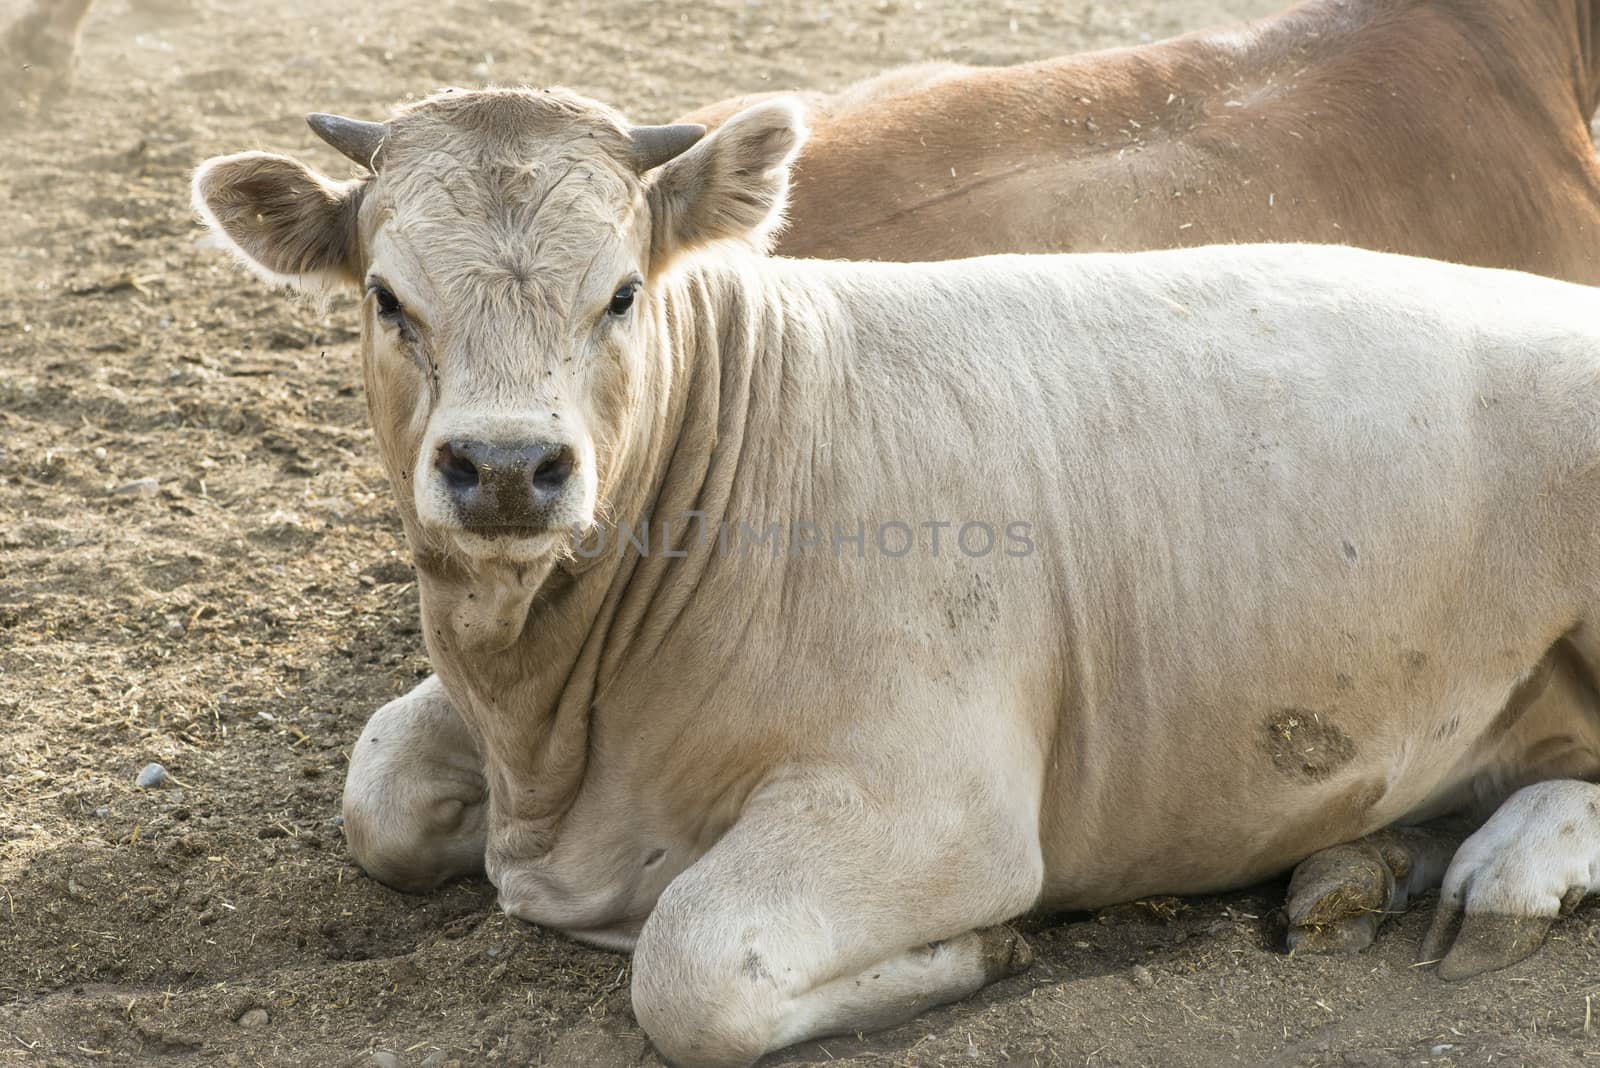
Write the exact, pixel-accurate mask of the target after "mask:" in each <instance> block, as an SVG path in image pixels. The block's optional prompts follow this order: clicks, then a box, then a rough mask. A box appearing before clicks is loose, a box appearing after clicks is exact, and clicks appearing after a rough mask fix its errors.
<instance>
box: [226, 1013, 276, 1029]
mask: <svg viewBox="0 0 1600 1068" xmlns="http://www.w3.org/2000/svg"><path fill="white" fill-rule="evenodd" d="M234 1022H235V1023H237V1024H238V1025H239V1026H240V1027H246V1028H250V1029H252V1030H253V1029H255V1028H257V1027H265V1026H267V1024H269V1023H271V1022H272V1017H270V1016H268V1015H267V1010H266V1009H249V1010H247V1011H246V1012H245V1013H244V1014H243V1015H242V1016H240V1017H239V1018H238V1019H237V1020H235V1021H234Z"/></svg>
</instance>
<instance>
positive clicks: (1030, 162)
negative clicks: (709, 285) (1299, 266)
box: [696, 0, 1600, 283]
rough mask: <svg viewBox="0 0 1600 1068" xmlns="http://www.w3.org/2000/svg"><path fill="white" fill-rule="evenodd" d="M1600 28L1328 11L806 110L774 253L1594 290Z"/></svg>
mask: <svg viewBox="0 0 1600 1068" xmlns="http://www.w3.org/2000/svg"><path fill="white" fill-rule="evenodd" d="M1575 5H1577V6H1575ZM1595 20H1596V16H1595V15H1594V14H1593V13H1591V12H1589V11H1588V8H1587V3H1580V0H1502V2H1497V3H1468V2H1452V0H1352V2H1344V3H1339V2H1334V0H1312V2H1310V3H1306V4H1302V5H1300V6H1299V7H1297V8H1295V9H1293V10H1292V11H1290V12H1287V13H1286V14H1284V15H1281V16H1278V17H1276V18H1273V19H1268V20H1264V21H1262V22H1259V23H1255V24H1252V25H1250V26H1247V27H1241V28H1237V29H1228V30H1220V31H1211V32H1206V33H1200V34H1193V35H1189V36H1186V37H1181V38H1176V39H1174V40H1171V41H1165V42H1160V43H1157V44H1154V45H1148V46H1143V47H1138V48H1125V49H1116V50H1112V51H1107V52H1098V53H1092V54H1087V55H1080V56H1069V57H1066V58H1062V59H1055V60H1049V61H1046V62H1042V63H1036V64H1031V65H1027V66H1021V67H1007V68H996V69H976V68H952V67H948V66H930V67H924V68H912V69H910V70H908V71H905V72H893V73H891V74H890V75H887V76H885V77H883V78H881V79H877V80H875V81H874V82H871V83H866V84H865V85H863V86H857V87H853V88H852V89H848V90H846V91H845V92H843V93H841V94H838V95H837V96H835V97H832V98H818V97H813V98H812V100H811V103H812V108H813V111H812V115H811V117H810V121H811V123H812V128H813V138H812V140H811V142H810V144H809V146H808V147H807V149H806V151H805V153H804V155H803V156H802V157H801V160H800V166H799V172H798V175H797V178H796V180H795V183H794V191H793V202H792V205H791V209H790V218H791V220H792V222H791V225H790V227H789V229H788V231H787V232H786V234H785V236H784V237H783V238H782V239H781V241H780V244H779V248H778V251H779V252H780V253H782V254H785V255H793V256H821V257H834V258H848V259H892V260H920V259H941V258H950V257H957V256H968V255H977V254H982V253H990V252H1061V251H1071V252H1086V251H1125V250H1136V249H1148V248H1166V247H1175V246H1184V245H1203V244H1212V243H1217V242H1247V241H1319V242H1337V243H1342V244H1354V245H1361V246H1364V247H1368V248H1375V249H1384V250H1392V251H1399V252H1405V253H1410V254H1414V255H1422V256H1429V257H1433V258H1437V259H1447V260H1455V261H1458V262H1462V263H1470V264H1479V265H1485V266H1495V267H1509V268H1516V269H1519V270H1527V271H1534V272H1537V273H1541V274H1548V275H1553V276H1556V277H1560V278H1566V279H1569V280H1573V281H1583V282H1589V283H1595V282H1600V253H1597V251H1596V245H1597V243H1600V167H1597V165H1596V160H1595V152H1594V146H1593V143H1592V141H1591V139H1590V136H1589V131H1588V117H1589V115H1590V114H1591V113H1592V111H1593V108H1594V105H1595V92H1596V91H1595V86H1596V79H1595V75H1594V63H1593V61H1592V59H1591V57H1590V56H1589V55H1588V51H1589V42H1590V41H1591V39H1593V37H1594V36H1595V30H1594V25H1595ZM730 110H731V105H730V104H723V105H713V106H712V107H709V108H707V109H705V110H704V111H703V112H701V113H700V114H699V115H698V116H696V117H698V118H700V119H701V120H702V121H711V122H715V121H717V120H718V119H719V118H721V117H724V116H725V115H726V114H727V113H728V112H729V111H730Z"/></svg>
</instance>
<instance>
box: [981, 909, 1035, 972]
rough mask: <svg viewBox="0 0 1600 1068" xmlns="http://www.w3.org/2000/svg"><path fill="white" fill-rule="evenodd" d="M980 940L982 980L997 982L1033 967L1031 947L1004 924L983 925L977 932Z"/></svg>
mask: <svg viewBox="0 0 1600 1068" xmlns="http://www.w3.org/2000/svg"><path fill="white" fill-rule="evenodd" d="M977 934H978V937H979V938H980V939H981V940H982V946H983V949H982V952H983V981H984V982H985V983H994V982H999V981H1000V980H1001V979H1009V978H1010V977H1011V976H1013V975H1020V974H1022V973H1023V972H1025V971H1027V970H1028V969H1029V968H1031V967H1033V947H1032V946H1030V945H1028V941H1027V939H1025V938H1023V937H1022V936H1021V935H1020V934H1018V933H1017V932H1016V931H1015V930H1013V929H1012V928H1011V927H1009V926H1007V925H1006V924H1003V923H1001V924H996V925H995V926H993V927H984V928H982V929H981V930H979V931H978V932H977Z"/></svg>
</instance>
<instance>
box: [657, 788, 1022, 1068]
mask: <svg viewBox="0 0 1600 1068" xmlns="http://www.w3.org/2000/svg"><path fill="white" fill-rule="evenodd" d="M939 778H940V777H939V776H929V777H928V779H924V780H922V781H921V785H923V786H924V788H925V789H927V790H928V796H925V797H922V798H920V799H914V798H912V797H911V796H909V795H910V792H911V791H910V790H909V789H908V790H907V791H906V796H903V797H902V796H897V794H896V792H889V793H887V794H886V793H885V792H883V791H882V790H881V788H879V787H875V786H873V785H870V784H857V783H854V782H850V781H847V780H845V779H843V778H841V777H837V776H829V777H809V778H806V779H791V780H788V781H785V782H782V783H778V784H771V785H768V786H766V787H764V788H763V789H762V790H761V791H760V792H759V793H758V795H757V796H756V797H755V798H753V799H752V801H751V803H750V804H749V805H747V806H746V809H745V811H744V812H743V814H742V815H741V816H740V818H739V820H738V822H737V823H736V824H735V825H734V827H733V828H732V829H731V830H730V831H729V832H728V833H727V834H726V835H725V836H724V837H723V838H722V840H721V841H719V842H718V843H717V844H716V845H715V846H714V847H713V848H712V849H711V851H710V852H708V853H707V854H706V855H705V856H704V857H703V858H701V859H700V860H699V861H698V862H696V863H695V864H694V865H693V866H691V867H690V868H689V869H688V870H687V871H685V872H684V873H683V874H682V875H680V876H679V877H678V878H677V879H675V880H674V881H673V882H672V884H671V885H670V886H669V887H668V888H667V890H666V891H665V892H664V893H663V894H662V896H661V898H660V900H659V902H658V903H657V904H656V907H655V910H654V911H653V912H652V913H651V915H650V918H649V919H648V920H647V921H646V922H645V925H644V929H643V931H642V932H641V933H640V936H639V941H638V945H637V947H636V949H635V957H634V970H633V1007H634V1012H635V1013H636V1014H637V1015H638V1018H639V1023H640V1024H641V1025H642V1026H643V1027H644V1030H645V1033H646V1034H648V1035H649V1036H650V1039H651V1041H653V1042H654V1043H655V1044H656V1047H657V1049H659V1050H660V1051H661V1053H662V1055H663V1056H664V1057H666V1058H667V1059H668V1060H669V1061H670V1062H672V1063H673V1064H675V1065H678V1066H679V1068H701V1066H707V1065H711V1066H724V1065H748V1064H750V1063H752V1062H753V1061H755V1060H756V1058H758V1057H760V1056H761V1055H762V1054H763V1053H766V1052H769V1051H771V1050H775V1049H779V1048H781V1047H783V1046H787V1045H789V1044H791V1043H794V1042H799V1041H803V1040H805V1039H808V1038H815V1037H819V1036H822V1035H827V1034H838V1033H842V1032H853V1031H866V1030H873V1029H877V1028H882V1027H887V1026H890V1025H892V1024H896V1023H899V1022H901V1021H902V1020H906V1019H908V1018H910V1017H911V1016H914V1015H915V1014H917V1013H919V1012H921V1011H923V1010H924V1009H926V1008H928V1007H930V1006H933V1005H938V1004H941V1003H944V1002H949V1001H954V1000H957V999H959V998H963V997H966V996H967V995H969V994H971V993H973V992H974V991H976V990H978V989H979V988H980V987H982V986H984V985H985V984H986V983H990V982H993V981H994V980H996V979H999V978H1002V977H1004V976H1007V975H1011V974H1013V973H1015V972H1016V971H1018V970H1020V969H1021V968H1023V967H1025V966H1026V965H1027V964H1028V963H1030V961H1031V956H1030V954H1029V952H1028V950H1027V947H1026V945H1025V944H1024V943H1023V942H1022V941H1021V939H1020V938H1019V937H1018V936H1017V935H1016V934H1015V933H1014V932H1012V931H1010V930H1009V929H1007V928H1004V927H1000V926H998V925H1000V924H1001V923H1002V921H1004V920H1007V919H1009V918H1011V917H1013V916H1015V915H1017V914H1019V913H1021V912H1023V911H1024V910H1026V909H1027V908H1028V907H1029V906H1031V905H1032V904H1033V902H1034V901H1035V899H1036V898H1037V896H1038V893H1039V888H1040V883H1041V878H1042V873H1043V865H1042V860H1041V858H1040V853H1039V843H1038V831H1037V824H1036V813H1037V811H1038V801H1037V794H1036V793H1035V794H1034V799H1033V800H1032V802H1031V803H1027V802H1026V800H1025V798H1026V794H1027V791H1026V790H1018V789H1017V788H1016V787H1015V786H999V785H996V786H994V787H993V788H992V789H991V788H985V787H979V786H977V785H976V784H972V785H973V787H974V788H972V789H971V790H970V791H969V792H966V793H965V794H964V795H958V796H943V797H941V796H938V793H939V788H940V786H941V785H943V784H940V783H939V782H938V780H939ZM930 780H931V784H930ZM1008 795H1009V798H1008V800H1006V801H1002V800H1001V799H1002V798H1007V797H1008Z"/></svg>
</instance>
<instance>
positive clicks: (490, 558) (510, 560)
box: [446, 527, 572, 567]
mask: <svg viewBox="0 0 1600 1068" xmlns="http://www.w3.org/2000/svg"><path fill="white" fill-rule="evenodd" d="M446 536H447V537H448V539H449V540H450V542H451V543H453V544H454V545H455V546H456V548H457V549H458V550H459V552H460V553H461V555H462V556H465V557H466V558H467V559H468V560H470V561H472V562H473V563H474V564H479V565H484V564H488V565H494V564H506V565H510V566H514V567H526V566H528V565H530V564H539V563H549V562H552V561H554V560H555V559H556V558H558V557H559V556H561V555H563V554H564V553H566V552H568V551H570V549H571V546H572V531H571V528H570V527H558V528H555V529H547V528H543V527H540V528H533V527H507V528H505V529H503V530H496V531H494V532H492V533H484V532H479V531H471V530H462V529H461V528H459V527H458V528H455V529H453V530H451V531H449V532H448V534H447V535H446Z"/></svg>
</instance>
